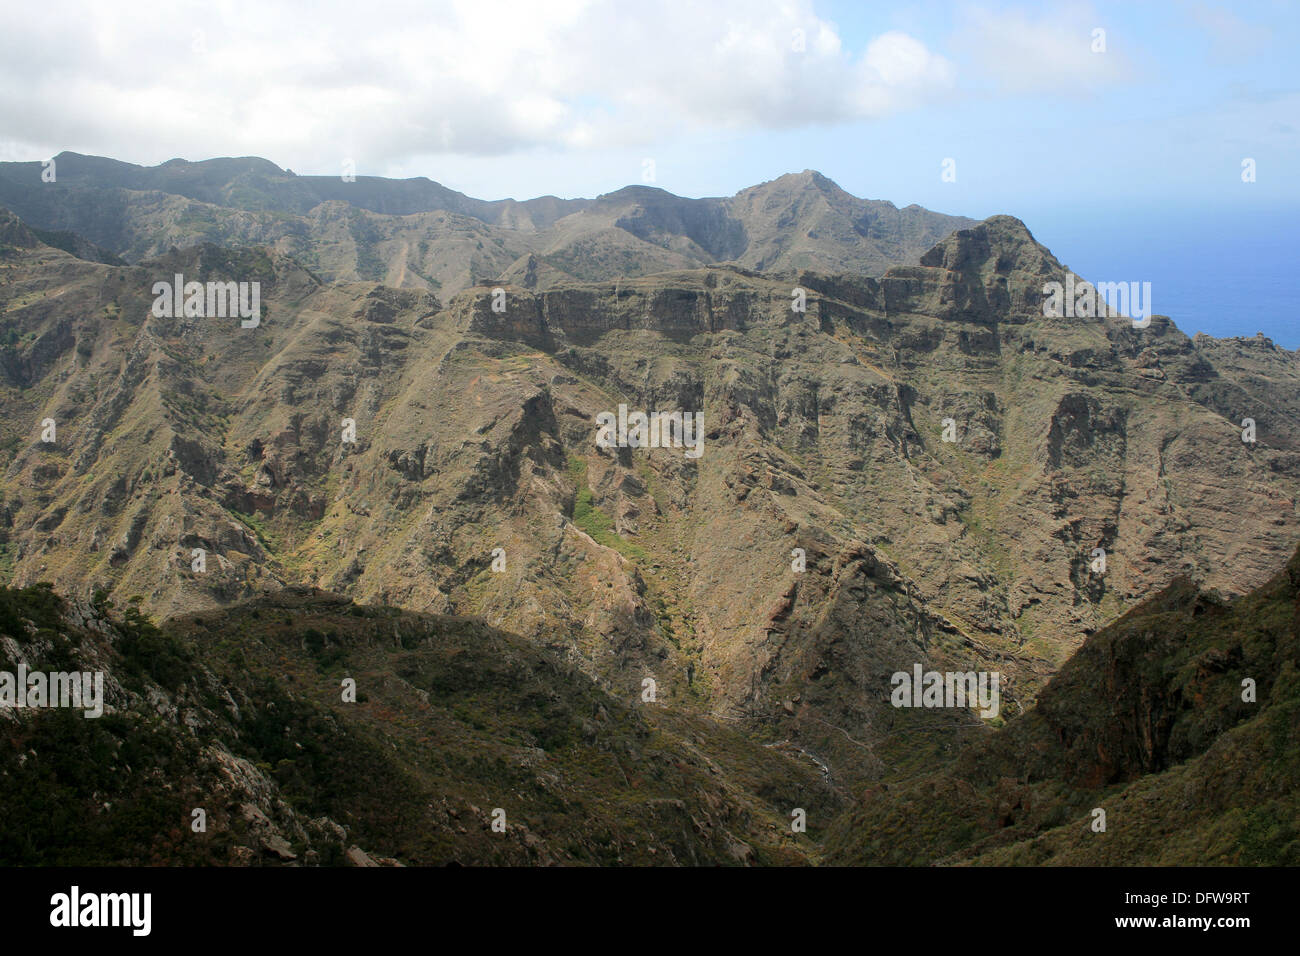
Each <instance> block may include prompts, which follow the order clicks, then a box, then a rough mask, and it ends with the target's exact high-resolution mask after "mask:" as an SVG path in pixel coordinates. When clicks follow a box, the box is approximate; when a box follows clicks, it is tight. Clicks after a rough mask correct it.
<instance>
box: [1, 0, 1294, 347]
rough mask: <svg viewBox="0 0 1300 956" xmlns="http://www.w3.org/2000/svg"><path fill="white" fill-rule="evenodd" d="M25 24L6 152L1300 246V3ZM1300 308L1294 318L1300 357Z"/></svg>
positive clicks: (1059, 245)
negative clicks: (262, 161)
mask: <svg viewBox="0 0 1300 956" xmlns="http://www.w3.org/2000/svg"><path fill="white" fill-rule="evenodd" d="M6 21H7V22H6V25H5V29H4V31H3V32H0V160H36V159H45V158H48V157H50V156H52V155H54V154H56V153H58V152H61V151H63V150H72V151H75V152H82V153H91V154H96V155H104V156H111V157H114V158H116V159H122V160H127V161H130V162H136V163H142V164H155V163H159V162H163V161H165V160H168V159H172V158H176V157H180V158H185V159H205V158H210V157H214V156H230V155H237V156H243V155H256V156H262V157H265V158H267V159H270V160H272V161H273V162H275V163H277V164H279V165H280V166H282V167H286V168H291V169H293V170H294V171H295V172H297V173H299V174H304V173H316V174H327V175H337V174H339V173H340V172H341V170H342V168H343V164H344V162H346V161H351V162H352V163H353V164H354V165H355V169H356V172H357V174H359V175H380V176H393V177H410V176H427V177H429V178H430V179H434V180H436V181H438V182H441V183H443V184H444V185H447V186H449V187H451V188H453V189H458V190H460V191H462V192H465V193H468V194H469V195H472V196H476V197H479V198H484V199H499V198H504V197H507V196H513V197H515V198H520V199H523V198H528V197H531V196H537V195H544V194H554V195H559V196H564V197H576V196H594V195H598V194H600V193H604V192H609V191H612V190H614V189H617V188H620V187H621V186H625V185H627V184H629V183H651V184H653V185H656V186H660V187H662V188H664V189H667V190H669V191H671V192H674V193H677V194H679V195H685V196H720V195H730V194H732V193H734V192H736V191H737V190H739V189H742V188H744V187H746V186H750V185H753V184H755V183H759V182H763V181H767V180H770V179H774V178H776V177H777V176H779V175H781V174H783V173H787V172H797V171H799V170H802V169H809V168H810V169H816V170H818V171H820V172H822V173H823V174H825V175H826V176H829V177H830V178H831V179H833V180H835V181H836V182H837V183H839V185H840V186H842V187H843V188H844V189H846V190H848V191H849V192H851V193H853V194H855V195H858V196H863V197H866V198H870V199H887V200H890V201H892V202H894V203H896V204H897V205H899V206H903V205H907V204H910V203H919V204H921V205H923V206H926V207H929V208H932V209H936V210H939V211H942V212H948V213H957V214H962V215H968V216H972V217H975V218H984V217H987V216H989V215H993V214H996V213H1007V214H1010V215H1014V216H1017V217H1018V218H1020V219H1022V220H1024V221H1025V223H1026V224H1027V225H1028V226H1029V227H1030V229H1031V230H1032V231H1033V232H1034V234H1035V236H1036V237H1038V238H1039V239H1040V240H1041V241H1043V242H1045V243H1046V244H1047V245H1048V246H1049V247H1051V248H1052V249H1053V251H1054V252H1056V253H1057V255H1058V257H1060V258H1061V259H1062V261H1065V262H1066V263H1067V264H1069V265H1071V266H1072V267H1073V268H1075V269H1076V271H1081V270H1079V267H1078V265H1076V260H1078V261H1084V262H1087V263H1093V262H1094V261H1095V262H1096V263H1097V267H1098V268H1103V269H1106V268H1109V269H1110V270H1111V271H1114V270H1115V269H1120V268H1122V263H1120V262H1118V261H1113V263H1112V262H1108V259H1107V253H1106V251H1105V250H1106V248H1107V247H1108V246H1116V247H1117V248H1119V247H1123V246H1124V245H1125V244H1126V243H1127V244H1129V245H1135V246H1137V247H1138V248H1143V244H1144V243H1146V244H1148V245H1150V244H1155V245H1158V246H1164V245H1167V244H1169V243H1170V242H1171V241H1172V239H1174V238H1176V235H1177V234H1176V233H1174V232H1173V231H1172V230H1173V226H1172V225H1171V224H1173V223H1175V222H1177V223H1179V224H1180V225H1179V226H1178V228H1179V229H1180V230H1181V229H1184V228H1188V227H1189V224H1190V225H1191V227H1192V228H1196V229H1199V230H1204V231H1208V232H1214V231H1217V230H1218V229H1219V226H1220V224H1226V225H1224V226H1223V231H1225V233H1227V234H1233V235H1237V236H1241V235H1245V236H1246V237H1247V238H1248V239H1249V238H1252V237H1253V238H1256V239H1260V240H1261V243H1260V245H1261V248H1264V249H1265V250H1266V252H1267V253H1268V254H1273V255H1277V256H1279V259H1278V265H1277V268H1279V269H1280V268H1284V264H1285V260H1284V259H1283V258H1281V257H1280V253H1279V250H1278V247H1279V246H1284V245H1286V244H1287V243H1288V242H1289V243H1290V248H1291V249H1293V250H1294V249H1295V248H1296V246H1295V240H1296V239H1297V238H1298V236H1297V233H1296V230H1295V226H1294V225H1293V224H1294V223H1295V222H1296V221H1297V218H1296V217H1295V216H1294V215H1283V216H1280V217H1279V216H1278V211H1279V210H1282V211H1285V212H1300V175H1297V174H1300V67H1297V64H1296V50H1297V49H1298V48H1300V4H1295V3H1289V2H1282V0H1255V2H1250V0H1238V2H1234V3H1211V2H1204V0H1163V2H1162V0H1150V2H1141V3H1134V2H1124V3H1103V2H1096V3H1086V2H1079V3H1076V2H1060V3H1054V2H1039V3H1028V4H1012V3H996V2H969V3H968V2H961V0H953V2H915V3H881V2H845V3H835V2H816V0H683V2H677V0H669V2H651V0H617V2H615V0H606V2H600V0H560V2H541V0H538V2H522V3H505V2H498V0H464V2H461V0H453V2H446V3H414V2H389V0H367V2H365V3H356V2H353V0H347V2H336V0H314V2H312V3H310V4H284V3H276V2H273V0H258V2H252V3H245V2H242V0H204V2H201V3H189V2H176V0H168V2H165V3H155V2H150V0H142V2H134V3H115V2H104V0H50V2H43V3H40V4H24V5H21V6H19V5H14V6H13V8H12V10H11V12H10V14H9V15H8V16H7V17H6ZM1247 161H1251V166H1252V168H1253V181H1250V182H1247V181H1243V163H1246V162H1247ZM945 171H946V172H947V175H945ZM1264 228H1268V229H1275V230H1280V231H1278V232H1277V233H1276V234H1269V235H1268V236H1265V237H1261V236H1259V235H1258V232H1259V230H1260V229H1264ZM1135 236H1136V237H1137V238H1136V239H1135ZM1230 241H1233V240H1229V239H1227V238H1223V239H1221V240H1220V252H1222V251H1223V244H1225V243H1228V242H1230ZM1213 249H1214V247H1210V250H1209V251H1203V253H1202V256H1203V259H1204V260H1205V261H1207V262H1210V263H1213V262H1224V261H1225V260H1226V259H1228V258H1232V257H1231V256H1226V255H1216V253H1215V252H1214V251H1213ZM1233 249H1234V250H1236V251H1237V252H1240V251H1241V246H1240V241H1237V245H1235V246H1234V247H1233ZM1112 259H1113V256H1112ZM1290 261H1291V262H1293V261H1294V256H1292V257H1291V260H1290ZM1170 268H1173V267H1170ZM1268 268H1270V269H1271V268H1273V267H1272V266H1269V267H1268ZM1198 270H1199V267H1198ZM1177 271H1178V270H1177V269H1176V268H1175V269H1173V273H1171V275H1172V278H1166V281H1184V282H1186V281H1191V280H1192V279H1194V278H1199V279H1200V280H1202V281H1204V280H1205V278H1206V277H1205V276H1204V275H1201V274H1200V273H1199V271H1198V273H1197V276H1195V277H1194V276H1192V275H1190V274H1189V275H1187V276H1183V277H1181V278H1180V277H1179V276H1178V275H1177V274H1176V273H1177ZM1101 278H1107V277H1106V276H1103V277H1101ZM1135 278H1141V277H1135ZM1183 291H1186V290H1183ZM1156 308H1157V311H1162V309H1161V308H1160V304H1159V303H1158V302H1157V304H1156ZM1283 311H1284V312H1285V313H1286V314H1279V315H1271V314H1270V316H1267V317H1266V318H1268V321H1269V322H1271V323H1272V325H1271V326H1270V327H1269V330H1268V331H1269V334H1274V333H1277V335H1275V337H1279V336H1280V338H1279V341H1281V340H1283V339H1287V340H1288V342H1289V345H1290V347H1296V346H1300V331H1297V330H1296V329H1295V328H1293V327H1292V324H1293V323H1295V322H1296V321H1297V320H1296V319H1295V318H1294V317H1292V316H1290V314H1289V310H1283ZM1175 318H1176V319H1177V316H1175ZM1207 321H1208V319H1207ZM1234 321H1235V320H1234ZM1242 321H1245V319H1244V318H1243V319H1242ZM1180 325H1183V323H1181V322H1180ZM1254 331H1255V330H1254V329H1251V331H1250V333H1248V334H1253V332H1254ZM1215 334H1221V333H1220V332H1216V333H1215Z"/></svg>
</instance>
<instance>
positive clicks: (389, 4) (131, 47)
mask: <svg viewBox="0 0 1300 956" xmlns="http://www.w3.org/2000/svg"><path fill="white" fill-rule="evenodd" d="M796 31H802V33H801V34H799V36H800V37H801V39H802V49H801V50H800V49H796V47H797V46H799V43H797V42H796V39H795V38H796V35H797V34H796ZM952 83H953V68H952V66H951V64H949V63H948V62H947V61H946V60H945V59H944V58H943V57H941V56H938V55H936V54H935V53H933V52H931V51H930V50H928V49H927V48H926V47H925V46H924V45H923V44H922V43H920V42H919V41H918V40H916V39H914V38H912V37H910V36H908V35H906V34H902V33H897V32H891V33H885V34H883V35H881V36H878V37H876V38H875V39H874V40H873V41H872V42H871V43H870V44H869V45H868V46H867V48H866V49H865V50H862V51H853V50H846V49H845V48H844V45H843V43H842V41H841V38H840V35H839V33H838V31H837V29H836V27H835V26H834V25H833V24H831V23H829V22H828V21H826V20H823V19H821V18H820V17H818V16H817V15H816V14H815V12H814V11H813V8H812V4H811V0H720V2H715V3H708V4H700V3H697V2H693V0H666V2H662V3H654V4H651V3H615V2H609V0H604V2H602V0H563V2H557V3H546V4H540V3H535V2H529V0H524V2H520V3H508V2H502V0H447V2H443V3H434V4H427V3H412V2H400V0H368V2H365V3H357V2H355V0H320V2H316V3H313V4H312V5H311V6H310V7H307V8H305V7H302V6H300V5H286V6H280V5H277V4H274V3H270V2H266V0H261V2H245V0H217V2H215V3H211V4H198V3H190V4H187V3H179V4H176V3H170V2H169V3H152V2H144V3H139V4H130V5H125V4H124V5H122V6H116V5H110V4H105V3H101V2H97V0H52V2H49V3H44V4H42V5H41V6H40V7H38V8H34V9H33V10H32V11H31V12H30V14H29V15H27V16H25V17H22V18H14V19H11V20H10V22H9V23H8V24H7V25H6V31H5V33H4V35H3V36H2V37H0V129H2V130H4V131H5V134H4V135H6V136H7V137H9V139H10V142H9V143H7V144H5V145H4V146H2V147H0V149H3V150H5V151H7V152H9V153H10V154H14V153H25V154H26V156H25V158H38V157H41V156H44V155H48V154H49V153H50V152H54V151H57V150H59V149H64V148H69V149H75V150H81V151H86V152H98V153H102V154H107V155H113V156H120V157H123V158H131V159H135V160H137V161H142V162H156V161H159V160H162V159H167V158H171V157H173V156H184V157H188V158H200V157H207V156H213V155H247V154H256V155H263V156H268V157H271V158H274V159H276V160H277V161H278V162H281V163H282V164H291V165H293V166H295V167H301V168H316V169H321V170H322V171H324V170H326V169H330V168H333V167H335V166H337V165H338V163H339V162H341V161H342V159H343V158H344V157H352V158H355V159H356V161H357V163H358V169H359V170H365V171H374V172H380V171H382V170H383V169H385V168H388V167H391V166H394V165H398V164H401V163H403V162H405V161H407V160H409V159H410V158H411V157H413V156H419V155H429V154H437V153H447V152H452V153H458V154H462V155H475V154H477V155H485V156H486V155H500V154H502V153H507V152H511V151H516V150H525V149H531V148H536V147H558V148H583V149H587V148H621V147H635V146H639V145H642V144H650V143H654V142H656V141H660V140H662V139H664V138H665V137H670V136H672V135H674V134H675V133H679V132H682V131H683V130H689V129H691V128H695V127H710V128H723V129H727V128H730V129H740V130H744V129H764V128H768V129H789V128H797V127H802V126H807V125H812V124H820V123H832V122H842V121H850V120H858V119H865V118H873V117H879V116H883V115H887V114H889V113H892V112H896V111H898V110H902V109H908V108H911V107H913V106H915V105H918V104H920V103H922V102H924V101H926V99H927V98H929V97H932V96H935V95H942V94H943V92H944V91H945V90H946V89H948V88H949V87H950V86H951V85H952Z"/></svg>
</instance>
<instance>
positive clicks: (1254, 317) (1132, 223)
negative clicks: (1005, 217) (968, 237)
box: [1020, 204, 1300, 349]
mask: <svg viewBox="0 0 1300 956" xmlns="http://www.w3.org/2000/svg"><path fill="white" fill-rule="evenodd" d="M1020 218H1021V219H1023V220H1024V222H1025V225H1026V226H1028V227H1029V230H1030V232H1032V233H1033V234H1034V238H1035V239H1037V240H1038V241H1039V242H1041V243H1042V244H1043V245H1045V246H1047V247H1048V248H1049V249H1051V250H1052V253H1053V254H1054V255H1055V256H1056V258H1057V259H1059V260H1060V261H1061V263H1062V264H1064V265H1066V266H1068V267H1069V268H1071V269H1072V270H1074V271H1075V272H1076V273H1078V274H1079V275H1081V276H1083V277H1084V278H1086V279H1088V280H1090V281H1093V282H1103V281H1107V282H1133V281H1136V282H1150V283H1151V299H1152V303H1153V308H1152V311H1153V312H1154V313H1156V314H1158V315H1167V316H1169V317H1170V318H1172V319H1173V321H1174V324H1175V325H1177V326H1178V327H1179V328H1180V329H1182V330H1183V331H1184V332H1186V333H1187V334H1188V335H1195V334H1196V333H1197V332H1206V333H1208V334H1209V335H1214V336H1218V337H1225V336H1233V335H1242V336H1252V335H1254V334H1255V333H1256V332H1263V333H1264V334H1265V335H1266V336H1268V337H1269V338H1271V339H1272V340H1273V341H1274V342H1276V343H1277V344H1278V345H1280V346H1283V347H1285V348H1288V349H1300V303H1298V301H1297V295H1296V293H1297V289H1298V288H1300V206H1295V205H1287V206H1276V205H1275V206H1269V205H1263V204H1240V205H1237V204H1229V205H1220V206H1214V207H1204V206H1202V207H1195V206H1191V207H1179V206H1171V205H1148V206H1143V205H1140V204H1131V205H1125V206H1110V207H1106V206H1088V207H1078V208H1071V209H1064V208H1050V207H1049V208H1039V209H1034V210H1027V211H1026V212H1025V214H1024V215H1021V216H1020Z"/></svg>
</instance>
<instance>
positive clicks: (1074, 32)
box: [953, 3, 1134, 95]
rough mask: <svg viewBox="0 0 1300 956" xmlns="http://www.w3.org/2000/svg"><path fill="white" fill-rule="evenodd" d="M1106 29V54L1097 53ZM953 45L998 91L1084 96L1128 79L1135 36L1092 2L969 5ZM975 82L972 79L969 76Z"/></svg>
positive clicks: (962, 17)
mask: <svg viewBox="0 0 1300 956" xmlns="http://www.w3.org/2000/svg"><path fill="white" fill-rule="evenodd" d="M1098 29H1100V30H1103V31H1105V34H1104V41H1105V51H1104V52H1095V51H1094V49H1093V47H1094V31H1095V30H1098ZM953 47H954V49H955V50H956V51H958V52H960V53H961V54H963V55H964V57H963V58H964V59H968V60H969V61H970V63H971V64H972V65H973V66H974V68H975V69H974V71H972V73H978V74H979V75H980V76H982V77H985V78H987V79H989V80H991V81H992V83H993V85H994V86H995V87H996V89H997V90H998V91H999V92H1006V93H1058V94H1067V95H1068V94H1078V95H1084V94H1087V93H1089V92H1091V91H1094V90H1097V89H1099V88H1102V87H1106V86H1110V85H1113V84H1118V83H1123V82H1126V81H1128V80H1130V79H1131V78H1132V77H1133V75H1134V69H1133V62H1132V59H1131V57H1130V55H1129V53H1128V51H1129V50H1131V49H1132V37H1129V36H1126V35H1123V34H1119V33H1116V32H1114V31H1113V30H1112V29H1111V28H1110V26H1108V24H1107V22H1106V20H1105V18H1104V17H1102V16H1100V15H1099V14H1098V13H1097V12H1096V11H1095V10H1094V9H1093V8H1092V6H1091V5H1090V4H1085V3H1073V4H1064V5H1061V6H1053V7H1051V8H1050V9H1048V10H1035V11H1033V12H1032V13H1030V12H1026V11H1023V10H1020V9H1017V8H989V7H984V6H969V7H966V8H964V9H963V11H962V14H961V17H960V19H959V26H958V30H957V34H956V36H955V37H954V40H953ZM970 78H971V79H973V78H974V77H973V76H972V77H970Z"/></svg>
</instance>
